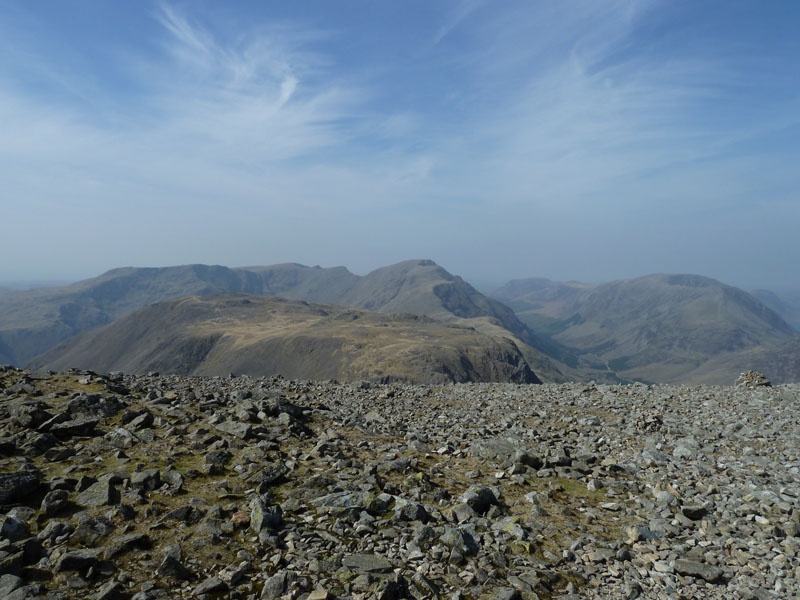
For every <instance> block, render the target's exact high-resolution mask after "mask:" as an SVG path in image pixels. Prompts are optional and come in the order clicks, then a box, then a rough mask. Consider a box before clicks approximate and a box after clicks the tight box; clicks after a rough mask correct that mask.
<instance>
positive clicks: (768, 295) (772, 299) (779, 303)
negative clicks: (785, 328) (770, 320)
mask: <svg viewBox="0 0 800 600" xmlns="http://www.w3.org/2000/svg"><path fill="white" fill-rule="evenodd" d="M750 293H751V294H753V296H755V297H756V298H758V299H759V300H760V301H761V302H763V303H764V304H766V305H767V306H769V307H770V308H771V309H772V310H774V311H775V312H776V313H778V314H779V315H780V316H781V317H783V319H784V320H785V321H786V322H787V323H789V325H791V326H792V327H794V329H795V331H798V332H800V292H782V293H780V294H776V293H775V292H771V291H769V290H754V291H752V292H750Z"/></svg>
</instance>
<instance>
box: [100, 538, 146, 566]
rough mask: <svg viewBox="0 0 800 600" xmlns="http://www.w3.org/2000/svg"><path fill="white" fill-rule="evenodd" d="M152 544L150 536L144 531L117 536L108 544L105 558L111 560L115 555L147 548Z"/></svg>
mask: <svg viewBox="0 0 800 600" xmlns="http://www.w3.org/2000/svg"><path fill="white" fill-rule="evenodd" d="M151 545H152V543H151V541H150V537H149V536H147V535H146V534H144V533H129V534H127V535H123V536H120V537H116V538H114V539H113V540H111V543H110V544H108V545H107V546H106V549H105V552H103V560H111V559H112V558H114V557H115V556H118V555H119V554H122V553H124V552H128V551H129V550H133V549H137V550H147V549H149V548H150V547H151Z"/></svg>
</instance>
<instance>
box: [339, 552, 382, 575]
mask: <svg viewBox="0 0 800 600" xmlns="http://www.w3.org/2000/svg"><path fill="white" fill-rule="evenodd" d="M342 564H343V565H344V566H345V567H347V568H348V569H352V570H353V571H358V572H360V573H389V572H391V571H392V569H393V568H394V566H393V565H392V563H390V562H389V561H388V560H386V559H385V558H382V557H380V556H376V555H374V554H352V555H350V556H345V557H344V558H343V559H342Z"/></svg>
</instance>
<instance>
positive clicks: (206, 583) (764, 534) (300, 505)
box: [0, 367, 800, 600]
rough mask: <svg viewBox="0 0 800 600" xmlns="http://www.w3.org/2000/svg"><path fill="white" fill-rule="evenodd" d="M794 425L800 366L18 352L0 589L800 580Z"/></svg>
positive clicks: (30, 593)
mask: <svg viewBox="0 0 800 600" xmlns="http://www.w3.org/2000/svg"><path fill="white" fill-rule="evenodd" d="M755 383H758V382H755ZM799 425H800V385H783V386H777V387H764V386H758V385H753V386H750V387H748V386H744V387H736V388H734V387H711V386H696V387H683V386H645V385H631V386H605V385H594V384H560V385H555V384H553V385H513V384H459V385H443V386H412V385H383V386H382V385H376V384H370V383H366V382H364V383H356V384H339V383H335V382H325V383H322V382H298V381H288V380H285V379H282V378H279V377H274V378H260V379H256V378H249V377H228V378H221V377H214V378H190V377H159V376H156V375H153V376H146V377H145V376H140V377H132V376H123V375H115V376H101V375H97V374H94V373H90V372H78V371H69V372H63V373H55V374H36V373H30V372H27V371H20V370H16V369H12V368H2V367H0V504H2V505H3V506H2V507H1V508H0V511H1V512H2V516H0V523H1V526H0V597H3V598H8V599H10V600H21V599H25V598H52V599H56V598H67V599H71V598H96V599H98V600H112V599H118V598H133V599H136V600H151V599H152V600H155V599H159V598H165V599H168V598H169V599H171V598H217V597H222V598H241V599H245V598H247V599H257V598H283V597H287V598H307V599H309V600H320V599H323V600H324V599H326V598H364V599H366V598H381V599H386V600H388V599H391V598H435V597H441V598H453V599H458V598H462V599H473V598H474V599H477V598H487V599H501V598H503V599H511V598H523V599H528V598H574V599H577V598H636V597H640V598H665V599H666V598H720V599H721V598H745V599H747V598H758V599H762V598H792V597H797V596H798V593H800V587H799V586H800V583H799V582H800V566H799V563H798V553H799V552H800V504H798V502H799V501H798V495H799V494H800V455H799V454H800V427H799Z"/></svg>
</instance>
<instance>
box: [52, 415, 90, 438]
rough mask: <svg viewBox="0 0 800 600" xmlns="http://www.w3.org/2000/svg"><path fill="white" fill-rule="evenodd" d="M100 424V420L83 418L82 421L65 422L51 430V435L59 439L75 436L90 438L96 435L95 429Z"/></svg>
mask: <svg viewBox="0 0 800 600" xmlns="http://www.w3.org/2000/svg"><path fill="white" fill-rule="evenodd" d="M98 423H100V419H93V418H89V417H83V418H80V419H73V420H72V421H65V422H63V423H59V424H57V425H53V426H52V427H51V428H50V433H51V434H53V435H54V436H56V437H59V438H68V437H73V436H90V435H92V434H93V433H94V429H95V427H97V424H98Z"/></svg>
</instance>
